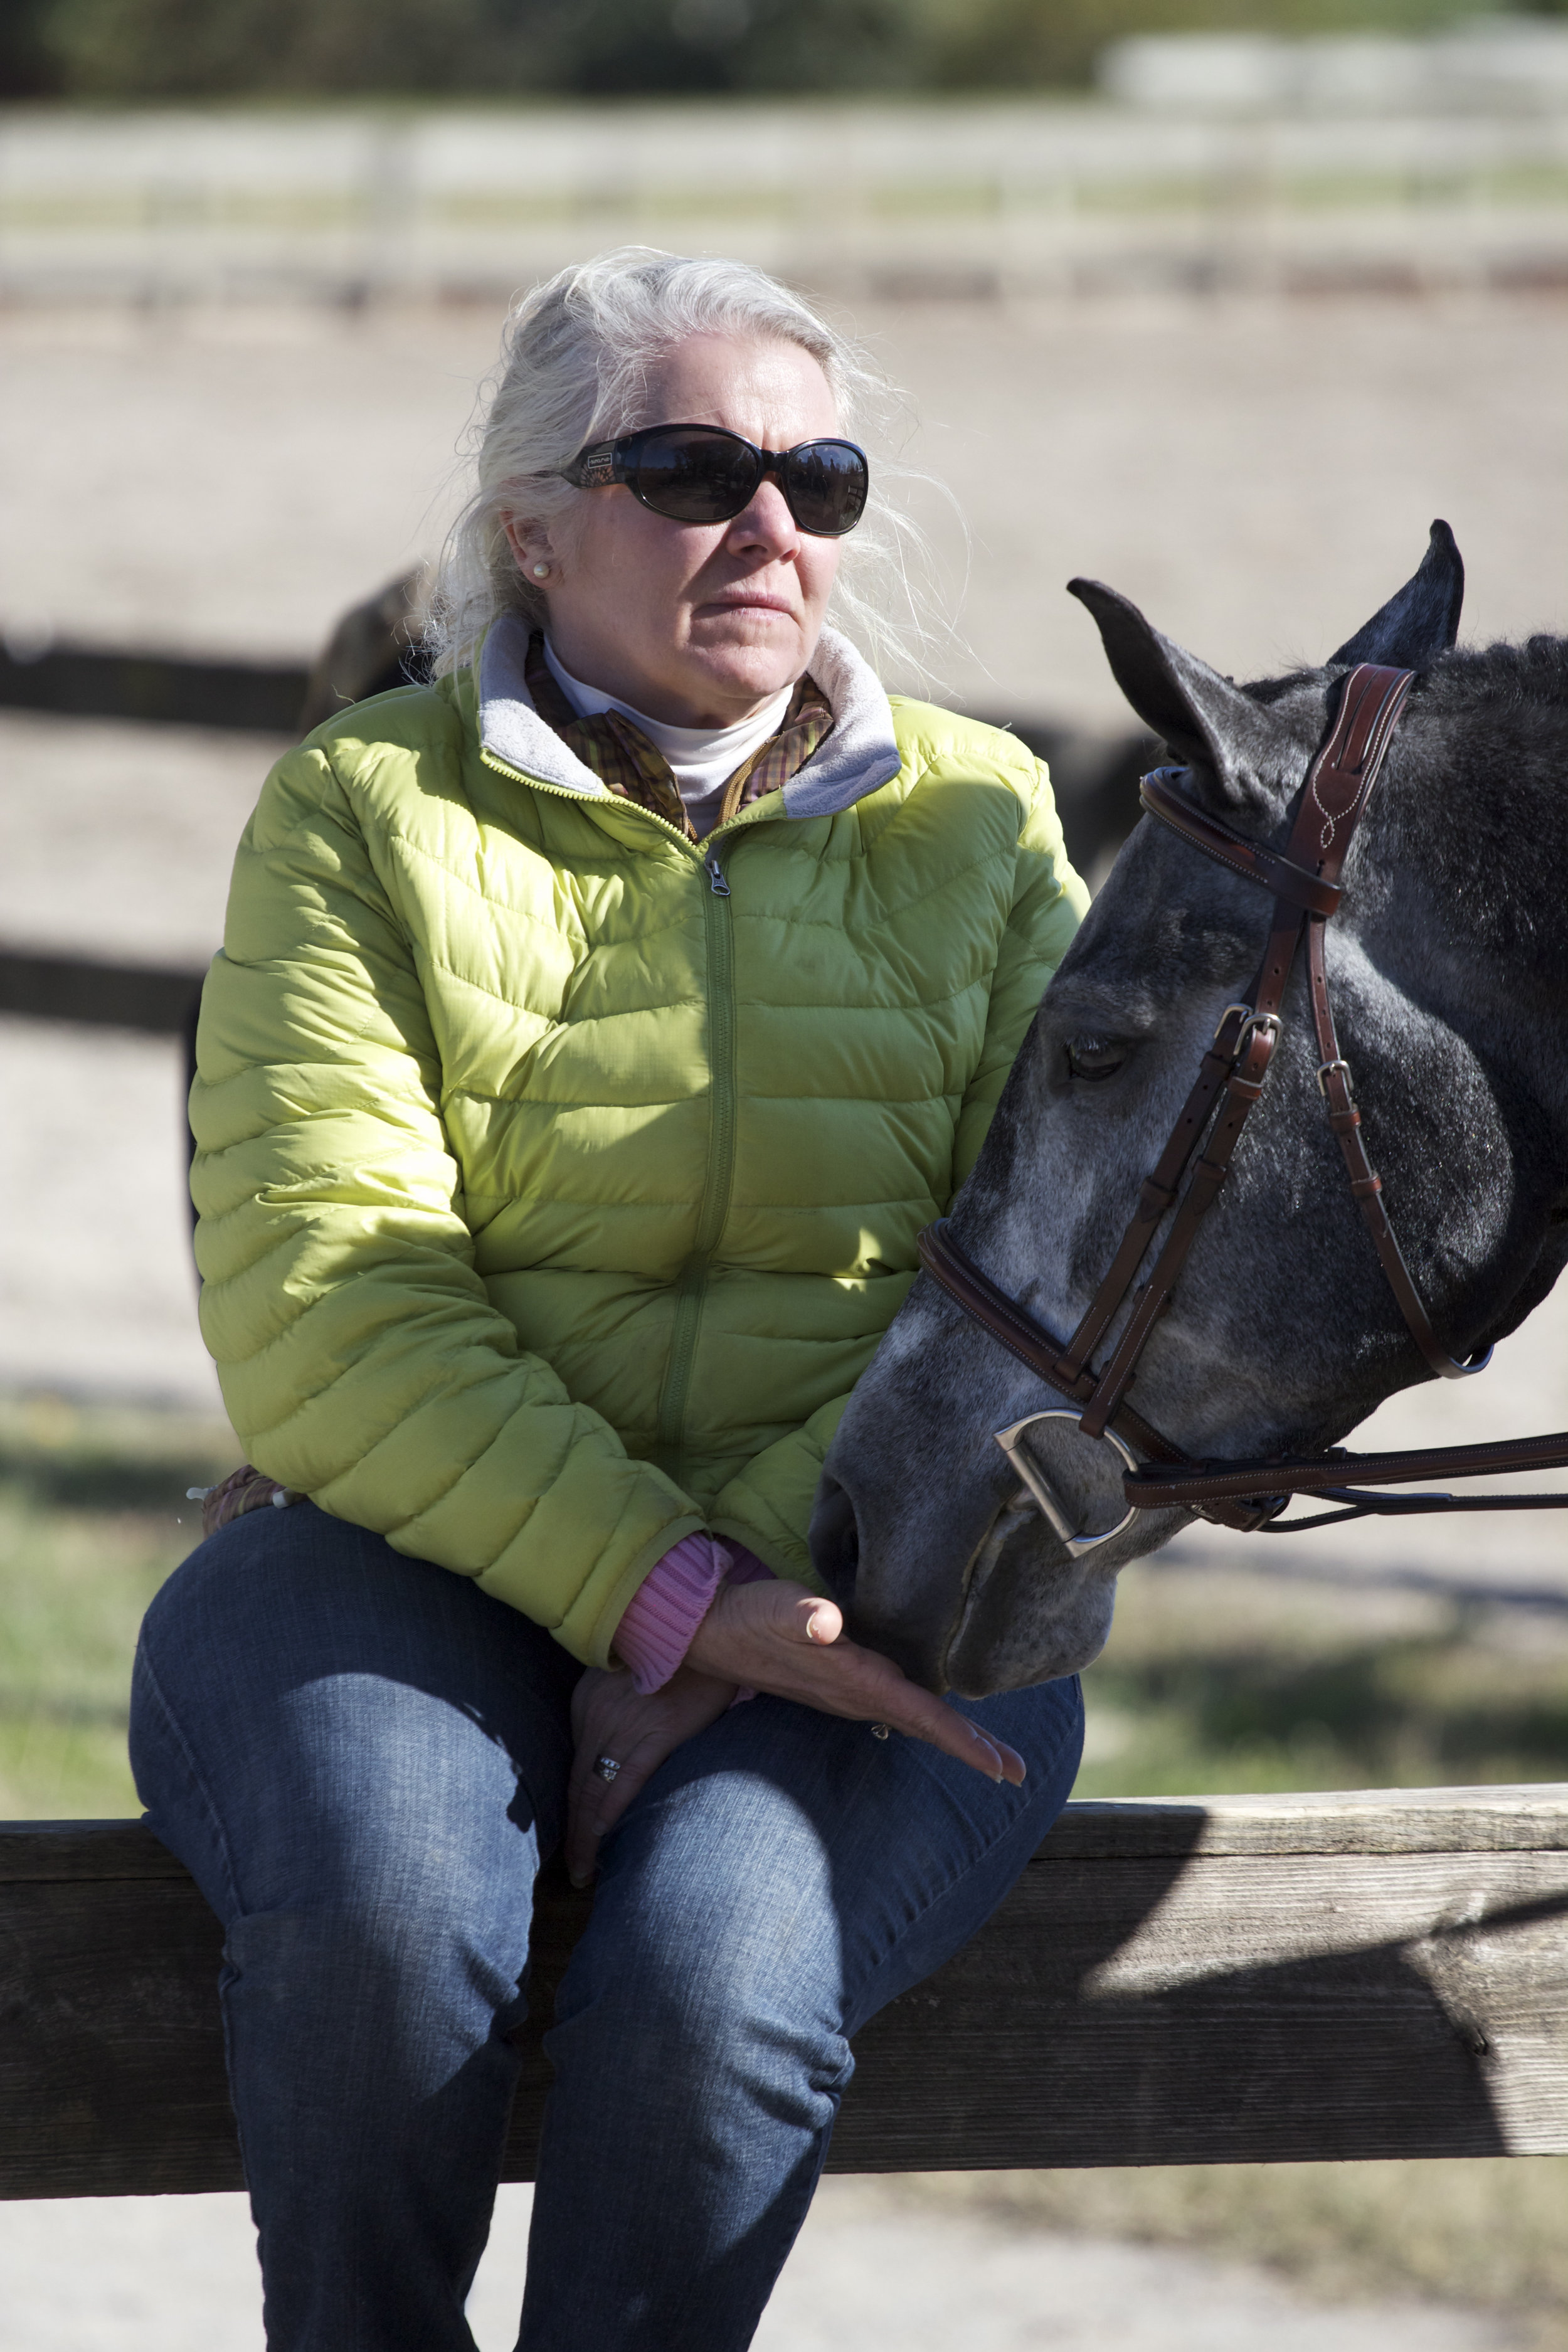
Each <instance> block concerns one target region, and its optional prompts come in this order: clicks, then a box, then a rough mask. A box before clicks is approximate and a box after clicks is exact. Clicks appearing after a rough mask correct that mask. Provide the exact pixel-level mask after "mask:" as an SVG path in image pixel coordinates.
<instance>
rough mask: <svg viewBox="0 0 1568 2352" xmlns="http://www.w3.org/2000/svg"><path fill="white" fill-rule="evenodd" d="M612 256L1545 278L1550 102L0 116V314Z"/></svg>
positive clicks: (1553, 208)
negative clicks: (1481, 107)
mask: <svg viewBox="0 0 1568 2352" xmlns="http://www.w3.org/2000/svg"><path fill="white" fill-rule="evenodd" d="M624 240H640V241H645V242H647V243H651V244H657V245H661V246H666V247H676V248H679V249H687V250H693V249H695V250H706V251H712V250H723V251H726V252H731V253H736V254H741V255H743V256H745V257H749V258H752V259H754V260H756V261H758V262H760V263H761V264H763V266H764V267H766V268H771V269H774V270H777V271H779V272H781V273H783V274H784V276H786V277H789V278H795V279H796V280H799V281H802V282H805V283H810V284H812V285H815V286H816V287H819V288H822V289H827V290H837V291H841V292H846V293H852V294H866V293H872V294H882V295H895V296H896V295H911V294H931V295H966V294H967V295H987V294H998V293H999V294H1024V295H1027V294H1030V293H1060V292H1093V291H1096V290H1100V289H1114V288H1121V287H1139V286H1150V285H1156V286H1175V287H1185V288H1224V287H1232V286H1234V287H1237V288H1241V289H1258V288H1266V289H1282V290H1286V291H1301V292H1314V291H1321V290H1331V289H1336V288H1339V287H1365V288H1368V289H1373V290H1400V289H1405V290H1411V291H1420V290H1423V289H1430V288H1436V287H1442V286H1448V285H1456V284H1458V285H1476V284H1501V285H1513V286H1535V287H1547V288H1552V287H1564V288H1568V109H1565V108H1559V107H1548V108H1545V109H1543V110H1542V111H1540V112H1538V113H1533V114H1514V115H1512V116H1496V117H1489V116H1485V115H1477V114H1463V113H1455V114H1453V115H1451V116H1448V117H1431V116H1425V117H1423V116H1413V115H1408V114H1403V115H1402V114H1394V113H1390V114H1388V115H1387V116H1385V117H1382V118H1379V117H1375V116H1373V117H1369V116H1366V115H1364V114H1363V115H1359V116H1356V115H1350V114H1347V115H1344V116H1342V117H1340V118H1337V119H1325V118H1322V117H1321V116H1320V117H1313V118H1302V117H1300V116H1298V117H1294V118H1292V117H1289V116H1286V115H1283V114H1282V115H1279V116H1277V117H1275V118H1272V119H1266V118H1256V119H1244V120H1226V119H1224V118H1211V119H1206V120H1205V119H1202V118H1200V117H1197V116H1195V115H1193V116H1187V117H1181V116H1176V115H1172V114H1162V115H1158V116H1151V115H1149V114H1146V113H1144V114H1140V113H1138V112H1136V111H1135V110H1131V109H1130V108H1118V107H1113V106H1105V105H1099V104H1095V103H1090V102H1085V103H1081V104H1076V105H1075V104H1069V103H1066V102H1052V103H1047V102H1028V103H1023V102H1020V103H1002V102H989V103H982V102H978V101H976V102H973V103H964V104H950V105H931V106H918V105H914V104H903V105H900V104H888V105H879V106H871V105H856V106H826V105H824V106H806V105H797V106H785V105H751V104H748V105H726V106H718V105H715V106H695V105H693V106H660V107H633V108H593V109H590V108H566V107H562V108H549V109H546V108H540V109H537V110H515V109H513V110H500V109H494V110H479V109H468V110H459V109H438V110H429V111H423V112H421V111H413V110H408V111H403V112H391V111H382V112H377V111H375V110H360V111H356V112H348V111H333V112H319V113H312V114H309V115H306V114H300V115H293V116H291V115H286V114H273V113H259V112H249V113H247V112H216V111H212V112H184V113H175V112H163V113H152V112H149V113H139V114H127V115H121V116H114V115H109V116H104V115H90V116H89V115H78V114H73V113H69V112H64V111H55V110H37V109H15V110H9V111H0V301H5V302H8V303H11V304H18V303H38V302H59V301H88V302H100V301H105V300H109V301H115V302H123V301H128V300H129V301H134V302H141V303H146V304H152V305H156V304H162V303H187V302H222V303H227V302H239V301H247V300H276V299H286V300H300V299H304V300H318V301H330V302H338V303H344V302H347V303H353V302H357V301H362V300H365V299H377V298H383V297H395V298H416V299H432V298H434V299H462V298H465V297H473V298H477V299H486V300H489V299H494V298H496V297H497V296H504V295H505V294H507V293H508V292H510V290H511V289H513V288H514V287H516V286H519V285H521V284H525V283H527V282H529V281H530V280H531V279H532V278H535V277H537V276H538V275H540V274H541V273H542V272H545V271H548V270H550V269H552V268H558V267H559V266H560V265H561V264H563V262H565V261H568V260H571V259H574V258H576V257H582V256H584V255H585V254H588V253H591V252H594V251H596V250H599V249H602V248H603V247H605V246H608V245H611V244H614V243H616V242H618V241H624Z"/></svg>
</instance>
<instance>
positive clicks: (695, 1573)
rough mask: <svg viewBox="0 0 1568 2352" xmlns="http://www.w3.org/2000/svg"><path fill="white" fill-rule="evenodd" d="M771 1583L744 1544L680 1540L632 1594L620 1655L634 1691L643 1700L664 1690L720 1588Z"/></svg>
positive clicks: (621, 1628) (619, 1633)
mask: <svg viewBox="0 0 1568 2352" xmlns="http://www.w3.org/2000/svg"><path fill="white" fill-rule="evenodd" d="M772 1580H773V1570H772V1569H771V1568H769V1567H768V1566H767V1565H766V1563H765V1562H764V1561H763V1560H760V1559H758V1558H757V1555H756V1553H755V1552H754V1551H748V1550H747V1549H746V1548H745V1546H744V1544H729V1543H722V1542H721V1541H720V1539H719V1538H718V1537H717V1536H682V1538H681V1539H680V1541H679V1543H678V1544H671V1546H670V1548H669V1549H668V1551H667V1552H666V1553H665V1555H664V1558H663V1559H661V1560H659V1561H658V1562H657V1563H656V1565H655V1566H654V1568H653V1569H652V1570H650V1571H649V1573H648V1574H647V1576H646V1577H645V1578H644V1580H643V1581H642V1583H641V1584H640V1585H639V1586H638V1588H637V1591H636V1592H634V1593H633V1595H632V1597H631V1600H630V1601H628V1602H627V1604H626V1614H625V1615H624V1616H623V1617H622V1619H621V1622H620V1623H619V1624H618V1625H617V1626H616V1640H615V1651H616V1657H617V1658H619V1660H620V1661H621V1664H623V1665H624V1666H626V1667H627V1668H629V1670H630V1673H631V1678H632V1682H633V1684H634V1685H635V1686H636V1688H637V1690H639V1691H641V1692H642V1693H643V1694H644V1695H645V1696H646V1695H647V1693H648V1692H649V1691H656V1690H662V1689H663V1687H664V1685H665V1684H666V1683H667V1682H668V1680H669V1678H670V1676H671V1675H672V1674H674V1672H675V1670H676V1668H677V1667H678V1666H679V1664H680V1663H681V1661H682V1660H683V1659H684V1657H685V1655H686V1653H687V1651H688V1650H689V1648H690V1647H691V1637H692V1635H693V1634H694V1633H696V1631H697V1628H698V1627H699V1625H700V1624H701V1622H702V1620H703V1618H704V1617H705V1616H706V1615H707V1613H708V1610H709V1607H710V1603H711V1601H712V1599H713V1595H714V1594H715V1593H716V1592H717V1591H718V1590H719V1587H720V1586H721V1584H762V1583H767V1582H771V1581H772ZM744 1696H746V1697H747V1698H750V1697H751V1696H752V1693H751V1692H750V1691H747V1692H746V1693H745V1694H744Z"/></svg>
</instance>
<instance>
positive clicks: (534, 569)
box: [501, 514, 557, 588]
mask: <svg viewBox="0 0 1568 2352" xmlns="http://www.w3.org/2000/svg"><path fill="white" fill-rule="evenodd" d="M501 529H502V530H504V531H505V533H506V543H507V545H508V546H509V547H510V550H511V552H512V560H513V562H515V563H516V565H517V568H518V570H519V571H520V572H521V574H522V576H523V578H524V579H525V580H526V581H527V582H528V583H529V584H530V585H531V587H534V588H542V587H544V586H545V585H546V583H548V581H549V579H550V576H551V574H552V572H554V571H555V570H556V568H557V566H556V562H555V557H554V554H553V552H552V549H551V545H550V534H549V532H548V531H546V530H543V529H542V527H541V525H540V524H538V523H536V522H527V521H524V520H522V519H521V517H520V516H518V515H510V514H509V515H503V516H502V518H501Z"/></svg>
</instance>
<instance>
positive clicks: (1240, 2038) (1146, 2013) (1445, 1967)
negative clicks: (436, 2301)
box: [0, 1784, 1568, 2197]
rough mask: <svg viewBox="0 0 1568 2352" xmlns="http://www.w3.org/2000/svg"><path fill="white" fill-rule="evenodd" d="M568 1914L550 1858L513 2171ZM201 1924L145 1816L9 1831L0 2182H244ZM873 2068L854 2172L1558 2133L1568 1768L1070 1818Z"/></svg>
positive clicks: (1106, 1809) (1287, 2151) (199, 2185)
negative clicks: (1564, 1781)
mask: <svg viewBox="0 0 1568 2352" xmlns="http://www.w3.org/2000/svg"><path fill="white" fill-rule="evenodd" d="M586 1916H587V1905H586V1901H585V1899H584V1898H583V1897H580V1896H577V1895H574V1894H572V1892H571V1891H570V1889H569V1888H568V1887H567V1886H566V1885H565V1883H564V1881H563V1880H559V1879H556V1878H554V1877H552V1876H548V1875H547V1877H546V1879H545V1881H544V1882H543V1883H542V1888H541V1893H540V1897H539V1903H538V1906H537V1911H536V1919H535V1961H534V1991H533V2009H534V2021H533V2022H532V2023H531V2024H530V2025H529V2026H528V2027H527V2028H525V2029H524V2031H523V2033H522V2035H521V2046H522V2054H523V2074H522V2082H521V2090H520V2093H519V2096H518V2100H517V2105H516V2108H515V2111H514V2114H513V2118H512V2128H511V2137H510V2145H509V2147H508V2151H507V2159H506V2164H505V2168H504V2171H505V2177H506V2178H507V2179H529V2178H530V2177H531V2172H532V2167H533V2151H534V2148H535V2146H536V2144H537V2137H538V2130H539V2120H540V2113H541V2106H542V2100H543V2096H544V2092H545V2088H546V2084H547V2079H548V2069H547V2066H546V2064H545V2061H544V2059H543V2056H542V2053H541V2050H540V2046H539V2035H540V2032H541V2031H542V2021H547V2020H548V2018H549V2015H550V2009H551V2001H552V1989H553V1985H554V1983H555V1981H556V1980H557V1979H559V1976H560V1974H561V1971H562V1969H563V1966H564V1964H565V1960H566V1958H567V1955H568V1954H569V1952H570V1949H571V1947H572V1944H573V1941H574V1937H576V1935H577V1934H578V1933H579V1931H580V1929H581V1927H582V1925H583V1922H584V1919H585V1917H586ZM219 1940H220V1939H219V1931H218V1927H217V1924H216V1921H215V1919H214V1918H213V1916H212V1915H211V1913H210V1912H209V1911H208V1909H207V1907H206V1906H205V1903H204V1902H203V1900H202V1897H201V1895H199V1894H198V1892H197V1891H196V1888H195V1885H194V1884H193V1883H192V1881H191V1879H190V1878H189V1876H188V1875H187V1874H186V1873H185V1871H184V1869H183V1868H182V1866H181V1865H180V1864H178V1863H177V1862H175V1861H174V1857H173V1856H172V1855H171V1854H169V1853H166V1852H165V1851H164V1849H163V1847H162V1846H160V1845H159V1844H158V1843H157V1842H156V1841H155V1840H154V1839H153V1836H152V1835H151V1833H150V1832H148V1831H147V1830H145V1829H144V1828H143V1827H142V1825H141V1823H140V1822H63V1823H62V1822H52V1823H51V1822H44V1823H29V1822H12V1823H7V1824H0V2195H4V2196H7V2197H58V2196H123V2195H131V2194H148V2193H152V2192H154V2191H171V2190H191V2189H233V2188H237V2187H238V2186H239V2185H240V2168H239V2155H238V2150H237V2146H236V2142H235V2134H234V2124H233V2119H232V2117H231V2116H230V2113H229V2108H228V2102H227V2097H226V2089H225V2083H224V2074H223V2053H222V2038H221V2033H220V2030H219V2022H218V2011H217V2001H216V1990H215V1986H216V1975H217V1969H218V1957H219ZM857 2057H858V2072H857V2074H856V2078H855V2081H854V2084H853V2085H852V2086H851V2088H850V2091H849V2093H848V2095H847V2098H846V2100H845V2103H844V2111H843V2116H842V2119H841V2121H840V2123H839V2126H838V2129H837V2135H836V2137H835V2140H834V2147H833V2157H832V2163H833V2167H834V2168H835V2169H836V2170H839V2171H850V2172H878V2171H902V2170H921V2169H963V2168H973V2167H984V2166H995V2165H1020V2166H1023V2165H1116V2164H1151V2163H1210V2162H1219V2161H1221V2160H1225V2159H1245V2160H1248V2161H1253V2162H1264V2163H1267V2162H1270V2161H1274V2160H1278V2159H1283V2158H1331V2157H1379V2156H1485V2155H1497V2156H1500V2155H1524V2154H1539V2153H1543V2152H1547V2151H1557V2150H1564V2149H1568V1785H1557V1784H1552V1785H1543V1786H1538V1787H1522V1788H1496V1789H1447V1790H1443V1789H1439V1790H1374V1791H1372V1792H1366V1793H1355V1794H1348V1795H1347V1794H1336V1795H1328V1796H1308V1795H1300V1796H1299V1795H1289V1796H1280V1797H1258V1798H1247V1797H1222V1798H1213V1799H1186V1800H1176V1799H1172V1800H1161V1801H1138V1802H1130V1803H1121V1804H1095V1803H1088V1804H1075V1805H1070V1806H1069V1807H1068V1811H1067V1812H1066V1814H1065V1815H1064V1816H1063V1818H1062V1821H1061V1822H1060V1823H1059V1824H1058V1827H1057V1828H1056V1829H1055V1830H1054V1831H1053V1832H1052V1833H1051V1835H1050V1837H1049V1838H1048V1839H1047V1841H1046V1843H1045V1844H1044V1846H1042V1848H1041V1849H1040V1852H1039V1853H1038V1854H1037V1856H1036V1857H1035V1859H1034V1861H1033V1862H1032V1863H1031V1864H1030V1865H1029V1867H1028V1868H1027V1869H1026V1872H1025V1873H1024V1876H1023V1879H1022V1881H1021V1883H1020V1884H1019V1885H1018V1887H1017V1888H1016V1891H1015V1892H1014V1894H1013V1895H1011V1896H1010V1897H1009V1898H1008V1900H1007V1902H1006V1903H1005V1905H1004V1906H1003V1907H1002V1909H1001V1910H1000V1911H999V1912H998V1914H997V1915H996V1916H995V1918H994V1920H993V1921H992V1922H991V1924H990V1926H989V1927H986V1928H985V1930H984V1933H983V1934H981V1935H980V1936H978V1937H976V1938H975V1939H974V1941H973V1943H972V1944H971V1945H970V1946H969V1947H968V1948H967V1949H966V1950H964V1951H963V1952H962V1953H960V1955H959V1956H958V1958H956V1959H954V1960H952V1961H951V1962H950V1963H949V1965H948V1966H947V1967H946V1968H945V1969H942V1970H941V1971H940V1972H939V1973H938V1974H937V1975H936V1976H934V1977H932V1978H931V1979H930V1980H929V1981H928V1982H927V1983H926V1984H923V1985H921V1986H920V1987H918V1988H917V1990H915V1991H913V1992H911V1993H910V1994H908V1995H907V1996H905V1998H904V1999H902V2000H899V2001H896V2002H895V2003H894V2004H893V2005H892V2007H891V2008H890V2009H889V2010H887V2011H884V2012H883V2014H882V2015H881V2016H880V2017H879V2018H878V2019H876V2020H875V2021H874V2022H873V2023H872V2024H871V2025H870V2026H868V2028H867V2030H866V2032H864V2033H863V2034H862V2035H861V2036H860V2038H859V2041H858V2044H857Z"/></svg>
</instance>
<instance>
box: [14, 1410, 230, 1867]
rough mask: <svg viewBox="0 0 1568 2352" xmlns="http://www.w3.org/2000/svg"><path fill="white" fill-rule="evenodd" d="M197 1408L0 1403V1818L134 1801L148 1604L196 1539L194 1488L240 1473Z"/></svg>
mask: <svg viewBox="0 0 1568 2352" xmlns="http://www.w3.org/2000/svg"><path fill="white" fill-rule="evenodd" d="M236 1460H237V1448H236V1444H235V1440H234V1438H233V1436H232V1435H231V1434H230V1433H229V1432H228V1431H227V1429H226V1427H225V1425H224V1424H223V1423H213V1422H211V1421H205V1420H199V1419H197V1418H195V1416H181V1415H175V1414H161V1413H146V1412H140V1413H139V1412H129V1411H110V1410H94V1409H90V1408H79V1407H76V1406H72V1405H70V1404H68V1403H65V1402H62V1401H61V1400H59V1399H58V1398H30V1399H27V1400H25V1401H22V1402H13V1401H9V1400H6V1401H0V1814H3V1815H4V1816H5V1818H6V1819H7V1820H12V1821H67V1820H79V1819H83V1818H86V1819H93V1818H100V1817H101V1818H109V1817H110V1816H112V1815H115V1814H123V1813H135V1812H139V1811H141V1808H140V1806H139V1804H138V1803H137V1801H136V1791H135V1789H134V1787H133V1785H132V1779H131V1769H130V1766H129V1764H128V1763H127V1761H126V1756H125V1726H126V1717H127V1702H128V1697H129V1693H130V1686H131V1661H132V1654H134V1651H135V1647H136V1633H137V1628H138V1626H139V1625H140V1624H141V1622H142V1612H143V1611H144V1610H145V1609H146V1606H147V1603H148V1602H149V1601H151V1600H152V1598H153V1594H154V1592H156V1591H157V1590H158V1587H159V1586H160V1585H161V1584H162V1583H163V1580H164V1578H165V1577H166V1576H167V1575H168V1574H169V1572H170V1570H172V1569H174V1568H175V1567H177V1566H178V1564H179V1562H180V1561H181V1560H182V1559H184V1556H185V1554H186V1553H187V1552H188V1551H189V1550H190V1549H191V1548H192V1546H193V1545H194V1544H195V1541H196V1540H197V1538H198V1537H199V1535H200V1531H201V1530H200V1518H199V1513H198V1511H197V1508H196V1507H195V1505H194V1504H191V1503H189V1502H187V1501H186V1499H185V1489H186V1487H187V1486H205V1485H206V1484H208V1483H209V1482H210V1481H211V1480H212V1479H213V1478H214V1477H217V1476H221V1475H223V1473H224V1472H225V1471H226V1470H229V1469H232V1468H233V1466H234V1464H235V1462H236Z"/></svg>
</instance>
